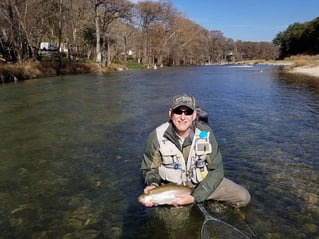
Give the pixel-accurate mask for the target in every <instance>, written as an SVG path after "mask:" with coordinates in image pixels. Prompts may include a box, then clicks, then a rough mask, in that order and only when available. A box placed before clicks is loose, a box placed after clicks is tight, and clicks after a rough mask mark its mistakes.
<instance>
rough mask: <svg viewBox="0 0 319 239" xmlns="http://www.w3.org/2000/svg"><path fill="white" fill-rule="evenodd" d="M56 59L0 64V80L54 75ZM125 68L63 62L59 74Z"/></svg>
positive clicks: (115, 65) (113, 65)
mask: <svg viewBox="0 0 319 239" xmlns="http://www.w3.org/2000/svg"><path fill="white" fill-rule="evenodd" d="M58 67H59V64H58V62H56V61H37V60H27V61H25V62H23V64H20V65H18V64H0V82H10V81H17V80H27V79H34V78H39V77H46V76H54V75H57V73H58ZM122 69H127V68H126V67H125V66H120V65H117V64H112V65H111V66H110V67H100V66H98V65H97V64H95V63H78V62H63V63H62V65H61V69H60V74H63V75H65V74H81V73H89V72H109V71H117V70H122Z"/></svg>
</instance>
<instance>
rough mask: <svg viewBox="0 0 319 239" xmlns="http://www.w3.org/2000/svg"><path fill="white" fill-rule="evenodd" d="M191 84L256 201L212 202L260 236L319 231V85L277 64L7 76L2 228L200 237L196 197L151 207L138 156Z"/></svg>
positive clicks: (231, 171)
mask: <svg viewBox="0 0 319 239" xmlns="http://www.w3.org/2000/svg"><path fill="white" fill-rule="evenodd" d="M184 92H186V93H189V94H192V95H194V96H195V97H196V98H197V101H198V104H199V105H200V106H201V107H202V108H204V109H205V110H206V111H207V112H208V113H209V121H210V124H211V125H212V127H213V129H214V132H215V136H216V139H217V141H218V142H219V146H220V148H221V151H222V154H223V159H224V165H225V175H226V177H228V178H230V179H232V180H234V181H236V182H237V183H239V184H242V185H244V186H245V187H246V188H247V189H248V190H249V191H250V193H251V195H252V201H251V203H250V204H249V206H248V207H246V208H242V209H233V208H231V207H228V206H227V205H224V204H222V203H216V202H206V203H205V207H206V209H207V210H208V211H209V212H210V214H211V215H213V216H214V217H217V218H219V219H220V220H223V221H225V222H227V223H229V224H231V225H233V226H234V227H237V228H238V229H239V230H241V231H243V232H244V233H246V234H247V235H249V236H250V237H252V238H318V235H319V222H318V218H319V187H318V184H319V176H318V175H319V163H318V155H319V147H318V142H319V86H318V82H317V81H316V80H313V79H308V78H307V79H302V77H300V76H299V77H298V76H295V77H293V76H289V75H281V74H279V73H276V72H275V71H273V68H272V67H270V66H254V67H230V66H202V67H176V68H163V69H158V70H139V71H126V72H116V73H108V74H101V75H94V74H90V75H77V76H62V77H53V78H44V79H37V80H31V81H25V82H19V83H17V84H6V85H1V86H0V136H1V140H0V238H14V239H17V238H54V239H56V238H63V239H67V238H85V239H87V238H88V239H90V238H200V229H201V226H202V223H203V221H204V217H203V215H202V214H201V212H200V210H199V209H198V208H197V207H196V206H186V207H182V208H171V207H158V208H144V207H143V206H141V205H140V204H139V203H138V202H137V196H138V195H139V194H140V193H142V191H143V187H144V185H143V180H142V177H141V172H140V162H141V155H142V153H143V148H144V143H145V141H146V137H147V136H148V134H149V133H150V131H151V130H152V129H153V128H154V127H156V126H158V125H159V124H160V123H162V122H165V121H166V120H167V119H168V107H169V102H170V100H171V98H172V97H173V96H174V95H176V94H180V93H184Z"/></svg>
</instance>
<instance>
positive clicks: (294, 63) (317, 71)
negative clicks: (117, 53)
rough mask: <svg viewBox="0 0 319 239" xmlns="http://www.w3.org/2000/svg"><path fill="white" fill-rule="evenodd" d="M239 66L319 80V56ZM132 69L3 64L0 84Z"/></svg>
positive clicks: (34, 62)
mask: <svg viewBox="0 0 319 239" xmlns="http://www.w3.org/2000/svg"><path fill="white" fill-rule="evenodd" d="M238 64H266V65H280V66H283V67H282V69H281V70H282V71H283V72H287V73H292V74H302V75H308V76H311V77H315V78H318V79H319V55H317V56H307V55H298V56H292V57H289V58H286V59H284V60H278V61H272V60H271V61H266V60H251V61H243V62H238ZM129 68H143V67H142V65H140V64H137V63H128V64H126V65H124V64H123V65H122V64H111V66H109V67H103V66H99V65H98V64H96V63H94V62H92V63H87V62H63V63H62V64H61V65H59V64H58V63H57V62H54V61H37V60H29V61H27V62H24V63H23V64H21V65H17V64H0V83H6V82H16V81H21V80H28V79H35V78H41V77H48V76H56V75H70V74H83V73H93V72H111V71H122V70H127V69H129Z"/></svg>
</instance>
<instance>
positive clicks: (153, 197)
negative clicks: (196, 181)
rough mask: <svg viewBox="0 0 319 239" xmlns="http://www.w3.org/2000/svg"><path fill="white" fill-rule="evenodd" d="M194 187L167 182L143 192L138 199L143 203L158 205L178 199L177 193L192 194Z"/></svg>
mask: <svg viewBox="0 0 319 239" xmlns="http://www.w3.org/2000/svg"><path fill="white" fill-rule="evenodd" d="M191 192H192V189H191V188H190V187H187V186H183V185H176V184H165V185H162V186H159V187H157V188H154V189H152V190H150V191H149V192H148V193H147V194H141V195H140V196H139V197H138V201H139V202H141V203H147V202H152V203H156V204H158V205H164V204H170V203H171V202H173V201H175V200H176V196H175V195H176V194H191Z"/></svg>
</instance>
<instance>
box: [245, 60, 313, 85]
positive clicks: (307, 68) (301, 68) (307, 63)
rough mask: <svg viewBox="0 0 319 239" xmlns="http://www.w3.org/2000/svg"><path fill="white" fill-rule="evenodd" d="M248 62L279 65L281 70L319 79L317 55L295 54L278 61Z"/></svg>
mask: <svg viewBox="0 0 319 239" xmlns="http://www.w3.org/2000/svg"><path fill="white" fill-rule="evenodd" d="M250 64H269V65H280V66H283V67H282V71H283V72H286V73H292V74H302V75H308V76H311V77H316V78H318V79H319V55H316V56H308V55H297V56H291V57H288V58H286V59H284V60H278V61H264V60H260V61H256V60H255V61H251V62H250Z"/></svg>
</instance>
